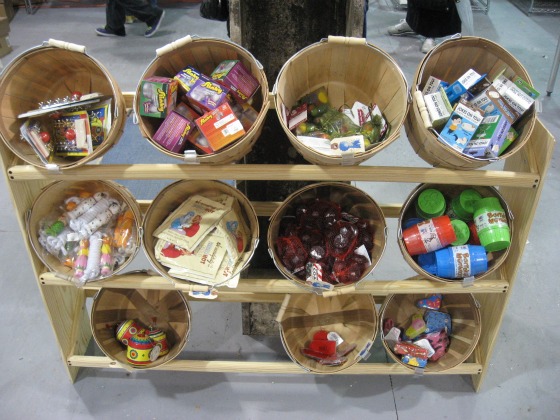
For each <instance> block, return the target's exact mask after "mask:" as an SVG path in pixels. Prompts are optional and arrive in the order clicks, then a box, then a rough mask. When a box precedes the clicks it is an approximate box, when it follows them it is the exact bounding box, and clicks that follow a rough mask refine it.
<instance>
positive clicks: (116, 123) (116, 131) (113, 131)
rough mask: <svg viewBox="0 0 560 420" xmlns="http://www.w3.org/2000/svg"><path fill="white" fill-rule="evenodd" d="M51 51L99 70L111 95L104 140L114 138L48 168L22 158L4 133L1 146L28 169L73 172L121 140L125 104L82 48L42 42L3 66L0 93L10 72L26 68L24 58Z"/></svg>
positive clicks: (109, 78)
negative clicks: (63, 46)
mask: <svg viewBox="0 0 560 420" xmlns="http://www.w3.org/2000/svg"><path fill="white" fill-rule="evenodd" d="M53 51H58V52H62V53H64V54H77V55H78V56H80V57H82V56H83V57H85V58H86V59H87V60H89V61H90V62H91V63H93V64H94V65H95V66H97V67H98V68H99V70H100V72H101V73H102V74H103V75H104V76H105V77H106V78H107V81H108V84H109V86H110V87H111V92H112V93H111V95H110V97H111V99H112V102H113V106H112V108H113V109H112V119H111V121H112V122H111V128H110V129H109V131H108V132H107V136H106V137H107V138H110V137H111V136H114V137H115V139H112V141H111V142H108V141H107V138H105V139H104V141H103V143H102V144H101V145H99V146H98V147H97V148H96V149H95V150H94V151H93V152H92V153H90V154H88V155H87V156H84V157H81V158H80V159H78V160H75V161H68V162H67V163H61V162H58V163H56V164H53V165H50V164H49V165H45V164H44V163H42V162H41V161H40V160H38V159H31V158H29V157H28V156H27V155H26V154H24V153H23V152H22V151H21V150H19V148H17V147H15V146H14V145H13V141H11V140H9V139H7V138H6V137H5V135H4V133H2V132H0V139H1V140H2V141H3V142H4V144H5V145H6V147H8V149H10V151H11V152H12V153H14V154H15V155H16V156H17V157H18V158H20V159H21V160H23V161H24V162H26V163H28V164H30V165H33V166H35V167H38V168H42V169H45V168H47V169H48V168H51V167H53V168H56V169H60V170H65V169H73V168H77V167H80V166H82V165H85V164H86V163H88V162H91V161H92V160H95V159H97V158H99V157H100V156H103V154H104V153H106V152H107V150H109V149H110V148H111V147H112V146H114V145H115V144H116V143H118V141H119V140H120V137H121V136H122V133H123V130H124V126H125V123H126V106H125V100H124V95H123V93H122V91H121V89H120V87H119V85H118V83H117V81H116V79H115V78H114V77H113V76H112V75H111V73H110V72H109V70H108V69H107V67H106V66H105V65H103V63H101V62H100V61H99V60H97V59H96V58H95V57H93V56H91V55H90V54H88V53H87V52H86V50H85V48H84V51H78V50H76V49H69V48H62V47H59V46H57V45H51V44H49V42H48V41H45V42H44V43H43V44H41V45H37V46H34V47H31V48H29V49H27V50H25V51H23V52H22V53H21V54H19V55H18V56H17V57H15V58H14V59H13V60H12V61H10V62H9V63H8V64H6V65H5V66H4V68H3V69H2V71H1V72H0V90H3V89H4V87H5V86H8V85H9V83H10V81H9V80H8V78H9V76H10V75H11V73H12V72H15V71H17V70H18V68H19V66H25V65H26V64H27V63H26V62H27V61H28V60H25V58H26V56H28V55H30V54H39V53H41V52H53ZM28 58H29V57H28ZM15 136H16V137H18V136H19V132H18V133H16V135H15Z"/></svg>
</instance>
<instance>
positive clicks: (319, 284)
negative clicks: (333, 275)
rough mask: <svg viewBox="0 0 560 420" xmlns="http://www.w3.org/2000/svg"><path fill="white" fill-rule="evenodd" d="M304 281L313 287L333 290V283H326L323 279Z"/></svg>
mask: <svg viewBox="0 0 560 420" xmlns="http://www.w3.org/2000/svg"><path fill="white" fill-rule="evenodd" d="M306 283H307V284H308V285H310V286H311V287H313V288H314V289H320V290H333V289H334V285H332V284H330V283H326V282H324V281H319V280H314V281H310V280H308V281H306Z"/></svg>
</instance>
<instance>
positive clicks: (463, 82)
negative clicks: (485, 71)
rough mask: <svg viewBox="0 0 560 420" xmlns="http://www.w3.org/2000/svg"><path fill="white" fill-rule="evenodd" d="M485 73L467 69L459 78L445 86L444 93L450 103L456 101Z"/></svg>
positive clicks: (481, 78) (482, 77)
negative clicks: (481, 73)
mask: <svg viewBox="0 0 560 420" xmlns="http://www.w3.org/2000/svg"><path fill="white" fill-rule="evenodd" d="M484 77H485V75H482V76H481V75H480V74H478V73H477V72H476V71H474V70H473V69H469V70H468V71H467V72H466V73H465V74H463V75H462V76H461V77H460V78H459V79H457V80H456V81H455V82H453V83H452V84H451V85H449V86H448V87H447V88H445V94H446V95H447V98H448V99H449V102H451V103H452V104H454V103H456V102H457V101H458V100H459V98H461V96H462V95H464V94H465V93H466V92H467V91H468V90H469V89H470V88H471V87H473V86H475V85H476V84H477V83H479V82H480V81H481V80H483V79H484Z"/></svg>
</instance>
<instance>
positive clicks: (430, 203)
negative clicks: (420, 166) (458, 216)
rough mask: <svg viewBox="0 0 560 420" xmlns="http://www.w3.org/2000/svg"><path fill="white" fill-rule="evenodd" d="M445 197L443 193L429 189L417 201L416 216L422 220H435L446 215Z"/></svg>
mask: <svg viewBox="0 0 560 420" xmlns="http://www.w3.org/2000/svg"><path fill="white" fill-rule="evenodd" d="M445 207H446V202H445V197H444V196H443V194H442V193H441V191H439V190H436V189H434V188H427V189H425V190H424V191H422V192H421V193H420V194H419V195H418V198H417V199H416V215H417V216H418V217H420V218H422V219H433V218H434V217H439V216H443V214H444V213H445Z"/></svg>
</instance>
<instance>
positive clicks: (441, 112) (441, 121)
mask: <svg viewBox="0 0 560 420" xmlns="http://www.w3.org/2000/svg"><path fill="white" fill-rule="evenodd" d="M424 102H425V103H426V109H427V110H428V115H429V116H430V120H431V122H432V127H434V128H435V129H436V130H438V129H440V128H441V127H443V126H444V125H445V123H446V122H447V121H448V120H449V117H450V116H451V112H453V107H452V106H451V104H450V103H449V100H448V99H447V95H446V94H445V90H444V89H443V88H442V87H440V88H439V90H437V91H436V92H434V93H430V94H428V95H424Z"/></svg>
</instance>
